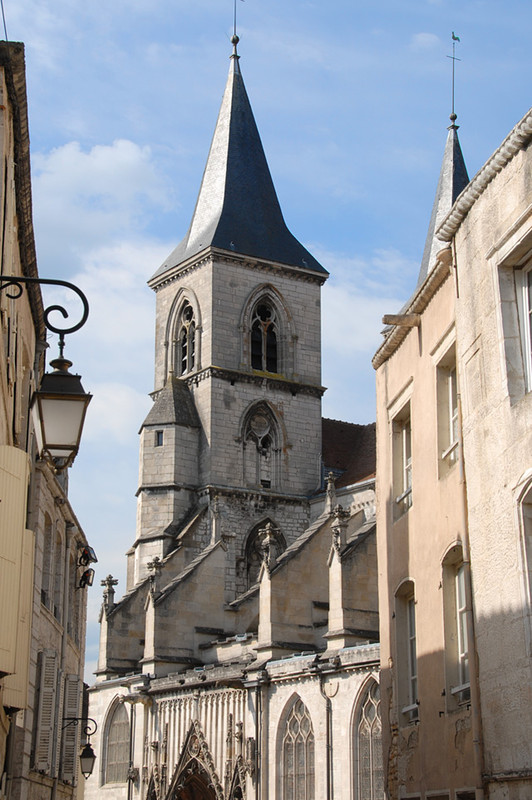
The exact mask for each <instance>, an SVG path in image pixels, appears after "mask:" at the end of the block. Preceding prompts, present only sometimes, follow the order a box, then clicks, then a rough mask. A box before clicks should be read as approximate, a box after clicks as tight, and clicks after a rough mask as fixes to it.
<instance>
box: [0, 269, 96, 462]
mask: <svg viewBox="0 0 532 800" xmlns="http://www.w3.org/2000/svg"><path fill="white" fill-rule="evenodd" d="M28 284H39V285H40V284H52V285H54V286H64V287H66V288H67V289H71V290H72V291H74V292H75V293H76V294H77V295H78V297H79V298H80V299H81V302H82V304H83V313H82V317H81V320H80V321H79V322H78V323H76V325H72V326H71V327H69V328H58V327H57V326H56V325H53V324H52V323H51V322H50V320H49V315H50V313H51V312H52V311H59V312H60V313H61V314H62V315H63V317H64V318H66V317H68V313H67V312H66V311H65V309H64V308H63V306H59V305H52V306H48V308H45V309H44V312H43V317H44V324H45V326H46V327H47V328H48V330H50V331H53V333H58V334H59V357H58V358H55V359H54V360H53V361H51V362H50V366H51V367H53V370H54V371H53V372H50V373H48V372H47V373H46V374H45V375H43V378H42V381H41V385H40V387H39V389H38V390H37V391H36V392H34V395H33V398H32V401H31V407H30V408H31V414H32V417H33V425H34V428H35V437H36V440H37V448H38V451H39V457H40V458H44V459H45V460H46V461H48V463H49V464H50V465H51V466H52V468H53V470H54V472H62V471H63V470H64V469H66V468H67V467H69V466H70V465H71V464H72V462H73V461H74V459H75V457H76V455H77V452H78V449H79V442H80V439H81V432H82V430H83V423H84V421H85V413H86V411H87V406H88V405H89V403H90V401H91V398H92V395H90V394H87V393H85V391H84V389H83V386H82V385H81V378H80V376H79V375H73V374H72V373H70V372H69V371H68V370H69V368H70V367H71V366H72V362H71V361H69V360H68V359H66V358H65V357H64V355H63V350H64V346H65V334H67V333H73V332H74V331H77V330H79V329H80V328H81V327H82V325H84V324H85V322H86V321H87V317H88V316H89V304H88V302H87V298H86V297H85V295H84V294H83V292H82V291H81V289H79V288H78V287H77V286H75V285H74V284H73V283H68V281H61V280H53V279H49V278H26V277H22V276H18V275H2V276H0V292H1V291H3V290H5V291H6V294H7V296H8V297H10V298H12V299H17V298H18V297H20V296H21V294H22V291H23V287H24V285H28Z"/></svg>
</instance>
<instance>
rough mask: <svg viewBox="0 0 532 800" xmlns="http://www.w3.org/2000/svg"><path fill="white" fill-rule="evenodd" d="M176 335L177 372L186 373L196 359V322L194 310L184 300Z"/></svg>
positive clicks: (179, 373) (192, 367)
mask: <svg viewBox="0 0 532 800" xmlns="http://www.w3.org/2000/svg"><path fill="white" fill-rule="evenodd" d="M178 331H179V333H178V337H177V373H178V375H186V373H187V372H191V371H192V370H193V369H194V364H195V359H196V322H195V320H194V310H193V308H192V306H191V305H190V303H187V302H185V304H184V305H183V308H182V309H181V313H180V315H179V324H178Z"/></svg>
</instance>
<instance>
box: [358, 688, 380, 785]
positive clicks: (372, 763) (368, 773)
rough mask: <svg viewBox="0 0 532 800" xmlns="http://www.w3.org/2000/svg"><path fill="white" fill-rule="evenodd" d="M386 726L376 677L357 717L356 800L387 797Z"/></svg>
mask: <svg viewBox="0 0 532 800" xmlns="http://www.w3.org/2000/svg"><path fill="white" fill-rule="evenodd" d="M381 737H382V725H381V715H380V687H379V684H378V683H377V681H374V680H372V681H371V683H370V685H369V687H368V689H367V691H366V693H365V695H364V697H363V699H362V702H361V704H360V707H359V711H358V714H357V717H356V720H355V730H354V738H355V741H354V750H355V790H356V791H355V797H356V800H383V798H384V771H383V762H382V743H381Z"/></svg>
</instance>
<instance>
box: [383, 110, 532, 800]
mask: <svg viewBox="0 0 532 800" xmlns="http://www.w3.org/2000/svg"><path fill="white" fill-rule="evenodd" d="M451 120H452V124H451V128H450V132H449V139H448V143H447V147H446V151H445V155H444V160H443V165H442V171H441V176H440V183H439V186H438V191H437V196H436V201H435V205H434V211H433V216H432V220H431V228H430V230H429V235H428V237H427V244H426V247H425V252H424V257H423V263H422V267H421V271H420V276H419V281H418V285H417V286H416V289H415V292H414V294H413V296H412V297H411V299H410V301H409V302H408V303H407V305H406V306H405V308H403V309H402V311H401V313H400V314H398V315H395V316H390V317H389V318H385V321H386V322H388V323H389V326H388V328H387V329H386V331H385V339H384V342H383V344H382V345H381V347H380V348H379V350H378V351H377V353H376V355H375V357H374V360H373V364H374V367H375V369H376V372H377V458H378V465H379V468H378V476H377V524H378V531H379V535H378V559H379V575H380V580H379V598H380V620H381V692H382V698H383V700H382V711H383V751H384V760H385V763H386V765H387V774H386V779H385V783H386V791H387V797H388V798H390V800H392V799H393V800H395V799H396V798H403V797H405V798H406V797H408V798H416V800H428V798H438V800H459V799H460V800H473V798H476V800H480V798H490V800H492V798H497V799H499V798H501V800H502V798H506V799H507V800H510V799H511V800H523V798H525V797H530V796H531V792H532V783H531V781H532V752H531V749H530V742H531V741H532V714H531V712H530V694H529V693H530V686H531V677H532V676H531V666H532V662H531V655H532V654H531V650H530V613H531V612H530V608H531V606H530V574H531V573H530V530H529V523H528V519H529V512H528V509H529V506H528V499H527V498H528V497H529V494H528V493H529V486H530V483H529V481H530V468H531V462H532V436H531V421H532V420H531V417H530V393H529V390H530V382H529V377H528V376H529V374H530V373H529V363H530V315H529V311H530V280H529V268H530V252H531V250H530V246H531V242H532V238H531V236H532V228H531V219H532V218H531V214H530V208H531V202H532V191H531V190H532V183H531V157H532V156H531V149H530V142H531V140H532V127H531V120H532V117H531V114H530V112H529V113H528V114H527V115H526V116H525V117H524V118H523V120H521V122H520V123H519V124H518V125H517V126H516V128H515V129H514V130H513V131H512V132H511V133H510V135H509V136H508V137H507V139H506V140H505V142H503V144H502V145H501V147H500V148H499V149H498V150H497V151H496V153H495V154H494V155H493V156H492V158H491V159H490V160H489V161H488V162H487V164H486V165H485V166H484V167H483V168H482V170H480V172H479V173H478V174H477V175H476V176H475V177H474V178H473V180H472V181H471V182H469V181H468V178H467V173H466V171H465V166H464V163H463V158H462V154H461V151H460V147H459V144H458V138H457V133H456V125H455V118H453V117H452V118H451Z"/></svg>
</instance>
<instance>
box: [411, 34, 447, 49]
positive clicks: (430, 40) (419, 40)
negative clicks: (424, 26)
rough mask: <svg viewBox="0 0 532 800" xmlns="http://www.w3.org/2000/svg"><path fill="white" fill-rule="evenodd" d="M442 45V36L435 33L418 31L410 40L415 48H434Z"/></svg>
mask: <svg viewBox="0 0 532 800" xmlns="http://www.w3.org/2000/svg"><path fill="white" fill-rule="evenodd" d="M439 45H440V38H439V37H438V36H436V34H435V33H416V34H414V36H412V39H411V40H410V46H411V47H412V49H413V50H434V49H435V48H436V47H439Z"/></svg>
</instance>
